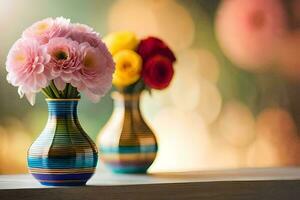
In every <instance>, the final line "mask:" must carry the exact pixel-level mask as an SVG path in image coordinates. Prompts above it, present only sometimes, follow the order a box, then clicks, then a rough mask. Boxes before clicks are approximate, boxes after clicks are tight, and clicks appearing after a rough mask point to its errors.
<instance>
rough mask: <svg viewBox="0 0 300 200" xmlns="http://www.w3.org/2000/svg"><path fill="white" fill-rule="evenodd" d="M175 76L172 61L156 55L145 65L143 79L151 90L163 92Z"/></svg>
mask: <svg viewBox="0 0 300 200" xmlns="http://www.w3.org/2000/svg"><path fill="white" fill-rule="evenodd" d="M173 74H174V69H173V64H172V61H171V60H170V59H169V58H167V57H165V56H161V55H155V56H153V57H151V58H149V59H148V60H147V61H146V63H145V64H144V68H143V71H142V78H143V79H144V82H145V84H146V85H147V86H149V87H150V88H154V89H159V90H161V89H164V88H166V87H168V86H169V84H170V82H171V80H172V78H173Z"/></svg>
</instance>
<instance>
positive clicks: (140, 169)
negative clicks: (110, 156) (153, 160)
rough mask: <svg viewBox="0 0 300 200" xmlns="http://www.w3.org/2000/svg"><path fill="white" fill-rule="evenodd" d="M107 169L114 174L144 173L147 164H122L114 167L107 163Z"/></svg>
mask: <svg viewBox="0 0 300 200" xmlns="http://www.w3.org/2000/svg"><path fill="white" fill-rule="evenodd" d="M108 167H109V169H110V170H111V171H112V172H114V173H116V174H146V173H147V170H148V168H149V166H145V167H133V166H124V167H116V166H110V165H108Z"/></svg>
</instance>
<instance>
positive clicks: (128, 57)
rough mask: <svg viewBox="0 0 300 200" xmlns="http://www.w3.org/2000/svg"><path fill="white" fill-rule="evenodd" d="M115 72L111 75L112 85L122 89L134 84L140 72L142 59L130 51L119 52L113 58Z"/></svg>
mask: <svg viewBox="0 0 300 200" xmlns="http://www.w3.org/2000/svg"><path fill="white" fill-rule="evenodd" d="M113 59H114V61H115V63H116V70H115V73H114V74H113V84H114V85H115V86H116V87H119V88H122V87H126V86H128V85H131V84H133V83H134V82H136V81H137V80H138V79H139V78H140V76H141V71H142V58H141V56H139V55H138V54H137V53H136V52H134V51H132V50H127V49H126V50H121V51H119V52H118V53H116V54H115V55H114V56H113Z"/></svg>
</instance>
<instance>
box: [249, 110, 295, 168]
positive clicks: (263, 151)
mask: <svg viewBox="0 0 300 200" xmlns="http://www.w3.org/2000/svg"><path fill="white" fill-rule="evenodd" d="M256 130H257V136H256V141H255V143H254V144H253V146H252V147H251V148H250V150H249V154H248V159H247V160H248V165H249V166H253V167H272V166H291V165H298V164H300V159H299V153H300V140H299V136H298V135H297V127H296V125H295V122H294V120H293V118H292V117H291V115H290V114H289V113H288V112H287V111H286V110H284V109H282V108H276V107H274V108H267V109H265V110H264V111H262V112H261V113H260V114H259V116H258V118H257V122H256Z"/></svg>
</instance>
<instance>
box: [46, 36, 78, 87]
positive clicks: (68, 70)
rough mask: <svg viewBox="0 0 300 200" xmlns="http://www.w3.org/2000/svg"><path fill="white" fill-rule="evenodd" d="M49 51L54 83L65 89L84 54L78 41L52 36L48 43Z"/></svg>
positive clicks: (49, 64)
mask: <svg viewBox="0 0 300 200" xmlns="http://www.w3.org/2000/svg"><path fill="white" fill-rule="evenodd" d="M47 52H48V54H49V55H51V60H50V62H49V63H48V66H49V68H51V74H52V76H54V77H57V78H55V79H54V83H55V85H56V87H57V89H59V90H63V89H64V88H65V86H66V83H69V82H71V79H72V78H73V72H75V71H76V70H78V69H79V68H80V64H81V62H82V55H81V52H80V50H79V44H78V42H76V41H73V40H71V39H66V38H60V37H57V38H52V39H51V40H50V41H49V43H48V44H47Z"/></svg>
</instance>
